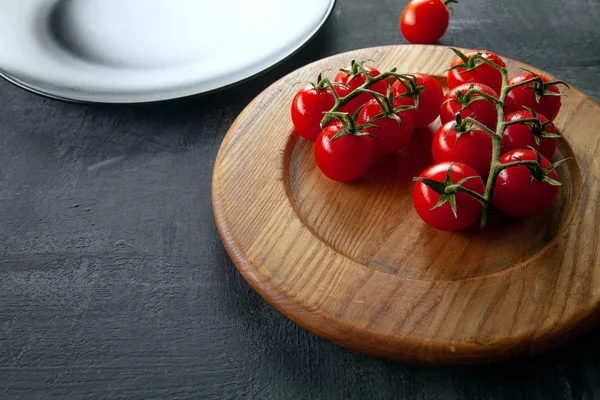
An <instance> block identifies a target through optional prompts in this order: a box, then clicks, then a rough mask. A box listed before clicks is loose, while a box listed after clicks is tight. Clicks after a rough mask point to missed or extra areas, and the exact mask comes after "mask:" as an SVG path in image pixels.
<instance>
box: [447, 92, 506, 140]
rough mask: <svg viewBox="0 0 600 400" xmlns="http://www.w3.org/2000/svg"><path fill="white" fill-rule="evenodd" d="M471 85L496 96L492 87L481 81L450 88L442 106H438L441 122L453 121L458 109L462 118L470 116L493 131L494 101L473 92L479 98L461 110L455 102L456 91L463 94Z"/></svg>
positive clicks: (494, 126) (494, 120)
mask: <svg viewBox="0 0 600 400" xmlns="http://www.w3.org/2000/svg"><path fill="white" fill-rule="evenodd" d="M471 85H473V89H476V90H479V91H481V92H483V93H486V94H488V95H490V96H493V97H495V98H498V94H497V93H496V92H495V91H494V89H492V88H491V87H489V86H487V85H484V84H481V83H465V84H462V85H459V86H457V87H455V88H454V89H452V90H450V92H448V94H447V95H446V97H444V100H443V104H442V107H441V108H440V119H441V120H442V124H445V123H446V122H448V121H453V120H454V119H455V118H456V117H455V114H456V113H457V112H458V111H460V116H461V118H463V119H464V118H467V117H472V118H473V119H476V120H477V121H479V122H481V123H482V124H483V125H485V126H487V127H488V128H490V129H491V130H493V131H495V130H496V125H497V122H498V111H497V110H496V105H495V104H494V103H492V102H491V101H489V100H487V99H485V98H483V97H481V96H479V95H477V94H475V95H474V97H477V98H479V99H480V100H476V101H474V102H473V103H471V104H470V105H468V106H467V107H466V108H465V109H464V110H462V111H461V108H462V106H461V105H460V104H458V103H457V102H456V98H457V94H456V92H457V91H460V92H461V93H463V94H464V93H466V92H467V91H468V90H469V88H470V86H471Z"/></svg>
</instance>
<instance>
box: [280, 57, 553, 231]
mask: <svg viewBox="0 0 600 400" xmlns="http://www.w3.org/2000/svg"><path fill="white" fill-rule="evenodd" d="M453 50H454V49H453ZM454 51H455V53H456V54H457V58H456V59H455V60H454V61H453V62H452V64H451V65H450V69H449V70H448V79H447V82H448V87H449V91H448V93H446V94H444V92H443V89H442V86H441V85H440V83H439V82H438V81H437V80H436V79H434V78H433V77H431V76H428V75H425V74H418V73H417V74H411V75H401V74H397V73H395V69H392V70H390V71H387V72H384V73H383V74H382V73H380V72H379V71H378V70H377V69H375V68H374V67H369V66H366V65H364V64H362V63H357V62H354V61H353V62H352V64H351V65H350V66H349V67H348V68H345V69H342V70H340V72H339V73H338V74H337V76H336V77H335V79H334V81H333V82H331V81H329V80H328V79H323V78H322V77H321V76H319V79H318V82H317V83H316V84H312V85H308V86H306V87H304V88H302V89H301V90H300V91H298V93H297V94H296V96H295V97H294V100H293V102H292V107H291V114H292V121H293V123H294V127H295V129H296V131H297V132H298V134H300V135H301V136H303V137H304V138H306V139H307V140H310V141H314V142H315V159H316V162H317V165H318V166H319V168H320V170H321V171H322V172H323V173H324V174H325V175H326V176H327V177H328V178H330V179H333V180H336V181H340V182H347V181H351V180H354V179H357V178H359V177H361V176H362V175H363V174H364V173H365V172H366V171H367V169H368V168H369V166H370V165H371V164H372V162H373V160H374V158H375V157H377V156H383V155H390V154H396V153H398V152H400V151H402V150H403V149H406V148H407V147H408V146H409V144H410V140H411V136H412V134H413V130H414V129H415V128H421V127H426V126H428V125H429V124H431V123H432V122H433V121H434V120H436V119H437V117H438V116H439V117H440V120H441V122H442V126H441V127H440V128H439V129H438V130H437V132H436V133H435V135H434V138H433V141H432V149H431V152H432V157H433V161H434V162H435V164H434V165H432V166H431V167H429V168H427V169H426V170H425V171H424V172H423V173H422V174H421V175H420V176H419V177H417V178H415V181H416V182H415V188H414V189H415V190H414V194H413V200H414V205H415V209H416V211H417V213H418V214H419V216H420V217H421V218H422V219H423V220H424V221H425V222H426V223H427V224H429V225H431V226H433V227H435V228H438V229H443V230H458V229H462V228H465V227H467V226H469V225H471V224H472V223H473V222H475V221H476V220H477V218H478V217H479V216H480V215H481V213H482V210H484V209H486V207H489V206H490V205H492V204H493V206H494V207H495V208H496V209H498V210H500V211H502V212H504V213H506V214H508V215H512V216H517V217H524V216H529V215H533V214H536V213H539V212H541V211H543V210H545V209H547V208H548V207H550V205H551V204H552V203H553V202H554V200H555V199H556V197H557V194H558V185H560V183H559V177H558V174H557V172H556V170H555V169H556V167H557V165H558V164H559V163H554V164H552V163H551V162H550V161H549V160H550V159H551V158H552V157H553V154H554V152H555V149H556V138H557V137H559V135H558V134H557V131H556V129H555V127H554V125H553V123H552V120H554V118H556V116H557V115H558V112H559V110H560V106H561V99H560V93H559V90H558V87H557V85H558V84H559V83H562V82H550V81H549V80H548V79H547V78H546V77H544V76H538V75H535V74H533V73H531V72H526V73H523V74H520V75H517V76H515V77H512V78H510V79H508V80H507V81H506V78H504V81H503V75H502V73H501V71H500V69H504V68H505V63H504V62H503V61H502V59H500V57H498V56H497V55H495V54H493V53H491V52H488V51H472V52H467V53H464V54H463V53H461V52H459V51H457V50H454ZM491 64H494V65H495V66H497V67H498V68H496V67H494V66H493V65H491ZM504 77H506V75H504ZM503 82H506V84H505V85H503ZM499 116H501V117H502V116H503V117H504V118H503V120H502V121H500V124H499V121H498V117H499ZM322 127H323V128H322ZM422 132H427V130H425V131H422ZM419 134H421V132H419ZM494 149H496V150H494ZM494 152H496V156H495V158H494ZM486 178H487V180H488V181H490V179H493V182H486V181H485V180H486ZM492 194H493V196H492Z"/></svg>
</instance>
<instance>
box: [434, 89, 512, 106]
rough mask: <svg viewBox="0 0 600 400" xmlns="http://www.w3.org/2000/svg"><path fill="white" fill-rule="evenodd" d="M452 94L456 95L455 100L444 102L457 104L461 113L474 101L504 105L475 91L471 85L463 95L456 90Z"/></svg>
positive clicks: (489, 96)
mask: <svg viewBox="0 0 600 400" xmlns="http://www.w3.org/2000/svg"><path fill="white" fill-rule="evenodd" d="M454 93H455V94H456V99H448V100H446V102H448V101H454V102H456V103H457V104H459V105H460V106H461V111H462V110H464V109H465V108H467V107H468V106H470V105H471V104H473V103H474V102H476V101H489V102H492V103H494V104H504V103H503V102H501V101H500V100H499V99H497V98H495V97H493V96H491V95H489V94H487V93H484V92H482V91H480V90H477V89H475V86H474V84H472V83H471V84H470V85H469V90H467V91H466V92H464V93H463V92H461V91H460V90H457V91H455V92H454Z"/></svg>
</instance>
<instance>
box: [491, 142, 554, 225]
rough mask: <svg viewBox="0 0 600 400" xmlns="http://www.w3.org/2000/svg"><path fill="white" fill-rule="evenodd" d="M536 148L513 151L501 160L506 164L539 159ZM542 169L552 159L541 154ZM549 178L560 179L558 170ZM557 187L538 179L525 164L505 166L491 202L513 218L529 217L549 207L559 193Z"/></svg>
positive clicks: (548, 164) (497, 181)
mask: <svg viewBox="0 0 600 400" xmlns="http://www.w3.org/2000/svg"><path fill="white" fill-rule="evenodd" d="M536 159H537V155H536V154H535V152H534V151H533V150H523V149H520V150H513V151H510V152H508V153H506V154H504V155H503V156H502V157H500V162H501V163H502V164H507V163H510V162H514V161H519V160H536ZM541 161H542V162H541V165H542V168H548V167H550V165H551V164H550V161H548V159H547V158H546V157H544V156H541ZM548 177H549V178H551V179H553V180H555V181H558V174H557V173H556V170H552V171H550V173H549V174H548ZM558 188H559V187H558V186H555V185H551V184H550V183H547V182H544V181H541V180H538V179H535V178H533V177H532V175H531V172H530V171H529V169H528V168H527V167H526V166H524V165H519V166H516V167H510V168H506V169H505V170H503V171H502V172H500V174H499V175H498V179H497V180H496V187H495V189H494V196H493V198H492V203H493V204H494V206H495V207H496V208H497V209H498V210H500V211H502V212H503V213H505V214H508V215H512V216H514V217H528V216H530V215H535V214H538V213H540V212H542V211H544V210H546V209H548V208H549V207H550V206H551V205H552V203H554V200H556V196H557V195H558Z"/></svg>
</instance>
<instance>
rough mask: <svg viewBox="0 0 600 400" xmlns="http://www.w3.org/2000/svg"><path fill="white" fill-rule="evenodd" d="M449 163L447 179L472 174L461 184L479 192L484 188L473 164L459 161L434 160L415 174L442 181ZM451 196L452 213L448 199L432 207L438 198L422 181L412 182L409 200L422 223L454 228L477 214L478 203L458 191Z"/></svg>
mask: <svg viewBox="0 0 600 400" xmlns="http://www.w3.org/2000/svg"><path fill="white" fill-rule="evenodd" d="M450 167H451V168H452V171H451V173H450V179H451V180H452V182H453V183H457V182H459V181H460V180H461V179H464V178H467V177H470V176H475V177H476V178H475V179H471V180H468V181H466V182H464V183H463V184H462V186H463V187H465V188H467V189H470V190H472V191H474V192H477V193H479V194H481V195H483V193H484V190H485V189H484V187H483V180H482V179H481V177H480V176H479V175H477V172H476V171H475V170H474V169H473V168H471V167H469V166H468V165H465V164H462V163H459V162H455V163H450V162H443V163H439V164H434V165H432V166H431V167H429V168H427V169H426V170H425V171H423V172H422V173H421V175H420V176H419V177H420V178H428V179H432V180H434V181H438V182H444V181H445V180H446V176H447V173H448V168H450ZM455 196H456V217H455V216H454V214H453V212H452V208H451V207H450V204H449V203H445V204H443V205H442V206H441V207H438V208H435V209H433V210H432V208H433V207H435V206H436V204H437V203H438V201H439V200H440V195H439V194H438V193H437V192H436V191H435V190H433V189H431V188H430V187H429V186H427V185H425V184H424V183H422V182H418V181H417V182H415V188H414V193H413V202H414V205H415V209H416V210H417V213H418V214H419V216H420V217H421V219H422V220H423V221H425V223H426V224H428V225H430V226H432V227H434V228H436V229H441V230H444V231H457V230H460V229H463V228H466V227H467V226H469V225H471V224H472V223H473V222H475V221H476V220H477V218H478V217H479V215H481V208H482V207H481V203H480V202H479V201H478V200H477V199H475V198H474V197H472V196H470V195H468V194H465V193H460V192H459V193H456V194H455Z"/></svg>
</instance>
